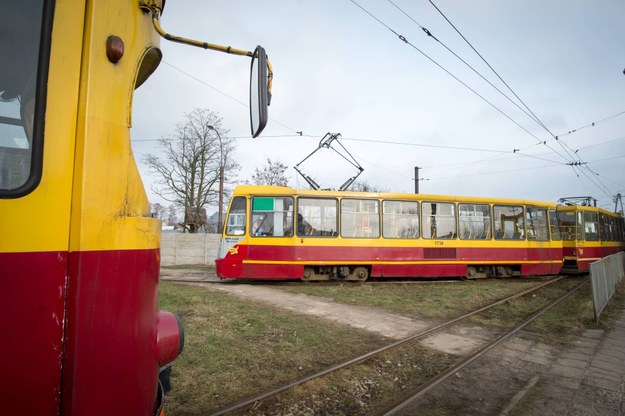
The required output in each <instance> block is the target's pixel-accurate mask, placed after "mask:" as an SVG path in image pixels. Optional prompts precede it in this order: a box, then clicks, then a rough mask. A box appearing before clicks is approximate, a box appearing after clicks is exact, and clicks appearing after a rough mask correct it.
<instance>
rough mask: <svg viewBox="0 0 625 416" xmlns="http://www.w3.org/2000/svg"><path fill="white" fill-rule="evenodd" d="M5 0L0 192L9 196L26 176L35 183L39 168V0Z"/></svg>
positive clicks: (0, 48)
mask: <svg viewBox="0 0 625 416" xmlns="http://www.w3.org/2000/svg"><path fill="white" fill-rule="evenodd" d="M5 3H6V4H3V5H2V13H0V28H1V33H2V36H0V62H2V64H1V65H0V195H2V196H9V197H11V196H19V195H18V194H19V191H18V190H19V189H20V187H23V186H27V187H29V185H27V182H28V181H29V179H30V183H32V184H33V187H34V184H36V183H37V182H38V180H37V178H36V177H38V176H39V175H40V174H41V169H40V168H41V166H40V163H41V162H40V159H41V157H39V162H37V161H36V160H35V159H34V158H35V153H34V150H35V149H38V150H39V151H40V149H41V145H42V143H41V138H40V137H35V134H34V126H35V122H34V120H35V116H37V119H38V122H39V121H42V117H41V116H40V115H39V114H35V98H36V96H37V76H38V73H37V71H38V66H39V59H38V58H39V49H40V39H41V28H42V20H43V5H44V2H41V1H37V2H35V1H21V2H5ZM39 130H40V129H39ZM35 176H36V177H35ZM22 194H23V193H22Z"/></svg>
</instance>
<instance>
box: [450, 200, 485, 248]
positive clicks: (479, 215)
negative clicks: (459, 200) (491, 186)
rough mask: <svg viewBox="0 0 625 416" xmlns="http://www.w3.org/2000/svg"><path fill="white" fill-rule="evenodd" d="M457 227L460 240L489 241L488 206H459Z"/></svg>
mask: <svg viewBox="0 0 625 416" xmlns="http://www.w3.org/2000/svg"><path fill="white" fill-rule="evenodd" d="M458 226H459V228H460V234H459V235H460V239H461V240H490V233H491V231H490V205H484V204H459V205H458Z"/></svg>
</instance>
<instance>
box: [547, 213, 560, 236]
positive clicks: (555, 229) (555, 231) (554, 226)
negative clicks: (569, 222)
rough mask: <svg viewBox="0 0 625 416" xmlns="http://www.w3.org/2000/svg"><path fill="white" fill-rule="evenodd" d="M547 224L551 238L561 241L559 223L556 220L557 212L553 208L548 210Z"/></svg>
mask: <svg viewBox="0 0 625 416" xmlns="http://www.w3.org/2000/svg"><path fill="white" fill-rule="evenodd" d="M549 225H550V228H551V239H552V240H553V241H562V236H561V235H560V224H559V222H558V213H557V212H556V211H555V210H553V209H550V210H549Z"/></svg>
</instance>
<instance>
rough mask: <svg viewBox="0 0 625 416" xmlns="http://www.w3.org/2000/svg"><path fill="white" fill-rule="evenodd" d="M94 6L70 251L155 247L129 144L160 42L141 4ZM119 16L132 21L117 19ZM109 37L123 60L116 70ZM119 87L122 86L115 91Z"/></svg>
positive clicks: (155, 233) (155, 229) (155, 230)
mask: <svg viewBox="0 0 625 416" xmlns="http://www.w3.org/2000/svg"><path fill="white" fill-rule="evenodd" d="M121 7H122V8H126V9H127V10H119V8H120V5H119V4H117V3H113V2H104V1H94V2H92V3H90V7H89V8H88V10H87V19H86V22H87V23H86V25H87V27H86V31H85V33H88V34H89V36H88V37H87V38H86V39H84V55H83V67H82V68H83V69H82V73H81V79H82V83H81V87H80V97H79V103H80V105H79V112H78V125H77V143H79V145H78V146H77V148H76V169H75V176H74V194H73V201H72V207H73V208H72V219H71V221H72V228H71V244H70V251H91V250H107V249H115V250H119V249H143V248H157V247H158V245H159V241H160V221H158V220H156V219H152V218H150V217H149V204H148V200H147V197H146V194H145V190H144V188H143V183H142V181H141V178H140V176H139V172H138V169H137V166H136V162H135V159H134V156H133V154H132V149H131V145H130V133H129V128H130V115H131V113H130V112H131V101H132V94H133V91H134V84H135V77H136V74H137V71H138V67H139V65H140V60H141V58H142V56H143V54H144V53H145V51H146V48H149V47H158V45H159V38H158V35H157V33H156V32H155V31H154V30H153V28H152V27H151V25H150V24H145V22H142V24H139V22H136V20H145V21H146V22H150V21H151V18H150V16H149V15H148V14H144V13H143V12H142V11H141V10H140V9H139V7H138V3H137V2H132V1H129V2H127V3H124V4H123V5H122V6H121ZM118 14H123V15H124V16H132V18H131V19H126V18H125V19H118V18H117V16H118ZM110 35H114V36H117V37H119V38H121V39H122V41H123V42H124V45H125V48H124V49H125V54H124V56H123V57H122V58H121V60H120V61H119V62H118V63H116V64H113V63H111V62H110V61H109V60H108V59H107V57H106V53H105V46H106V41H107V38H108V37H109V36H110ZM118 85H122V86H124V88H113V87H112V86H118Z"/></svg>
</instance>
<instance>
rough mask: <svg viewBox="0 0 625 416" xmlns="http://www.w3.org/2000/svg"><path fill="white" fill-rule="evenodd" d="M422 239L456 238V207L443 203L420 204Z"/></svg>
mask: <svg viewBox="0 0 625 416" xmlns="http://www.w3.org/2000/svg"><path fill="white" fill-rule="evenodd" d="M421 215H422V220H421V221H422V224H423V238H431V239H438V240H442V239H452V238H456V206H455V205H454V204H449V203H443V202H423V203H422V204H421Z"/></svg>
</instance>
